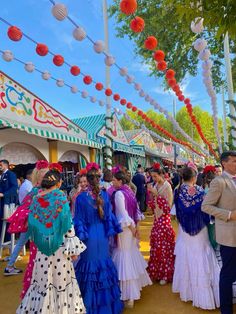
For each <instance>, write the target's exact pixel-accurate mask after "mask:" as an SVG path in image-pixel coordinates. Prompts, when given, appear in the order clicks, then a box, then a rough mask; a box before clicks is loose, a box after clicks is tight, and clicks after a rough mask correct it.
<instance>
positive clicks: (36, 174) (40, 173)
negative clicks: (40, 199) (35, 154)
mask: <svg viewBox="0 0 236 314" xmlns="http://www.w3.org/2000/svg"><path fill="white" fill-rule="evenodd" d="M48 171H49V168H43V169H39V170H38V169H37V168H34V170H33V173H32V184H33V186H40V185H41V182H42V180H43V177H44V175H45V174H46V173H47V172H48Z"/></svg>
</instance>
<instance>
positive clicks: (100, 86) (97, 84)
mask: <svg viewBox="0 0 236 314" xmlns="http://www.w3.org/2000/svg"><path fill="white" fill-rule="evenodd" d="M95 88H96V90H98V91H101V90H103V84H102V83H96V85H95Z"/></svg>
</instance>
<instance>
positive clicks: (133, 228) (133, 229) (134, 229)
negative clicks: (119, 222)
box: [129, 225, 137, 237]
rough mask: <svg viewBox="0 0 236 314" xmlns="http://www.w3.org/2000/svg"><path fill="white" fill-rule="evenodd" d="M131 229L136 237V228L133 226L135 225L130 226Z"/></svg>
mask: <svg viewBox="0 0 236 314" xmlns="http://www.w3.org/2000/svg"><path fill="white" fill-rule="evenodd" d="M129 229H130V231H131V232H132V235H133V236H134V237H135V235H136V230H137V229H136V228H135V227H134V226H133V225H130V226H129Z"/></svg>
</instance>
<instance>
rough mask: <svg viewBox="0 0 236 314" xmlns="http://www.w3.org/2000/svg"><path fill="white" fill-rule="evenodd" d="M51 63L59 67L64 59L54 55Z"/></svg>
mask: <svg viewBox="0 0 236 314" xmlns="http://www.w3.org/2000/svg"><path fill="white" fill-rule="evenodd" d="M52 61H53V63H54V64H55V65H56V66H58V67H60V66H62V65H63V63H64V58H63V57H62V56H61V55H55V56H54V57H53V60H52Z"/></svg>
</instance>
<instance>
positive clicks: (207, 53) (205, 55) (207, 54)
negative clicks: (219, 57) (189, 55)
mask: <svg viewBox="0 0 236 314" xmlns="http://www.w3.org/2000/svg"><path fill="white" fill-rule="evenodd" d="M210 56H211V52H210V50H209V49H207V48H206V49H204V50H202V51H201V52H200V53H199V55H198V57H199V59H201V60H202V61H207V60H208V59H209V58H210Z"/></svg>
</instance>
